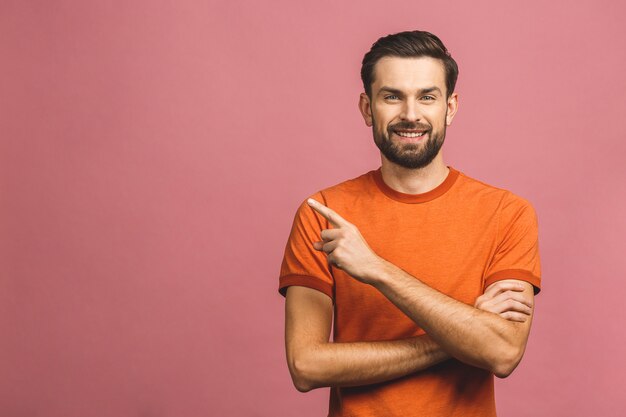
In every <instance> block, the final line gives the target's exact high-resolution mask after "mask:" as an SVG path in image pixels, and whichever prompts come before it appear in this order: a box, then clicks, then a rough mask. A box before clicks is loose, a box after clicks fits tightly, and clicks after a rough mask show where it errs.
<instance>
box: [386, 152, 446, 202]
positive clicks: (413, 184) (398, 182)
mask: <svg viewBox="0 0 626 417" xmlns="http://www.w3.org/2000/svg"><path fill="white" fill-rule="evenodd" d="M381 162H382V164H381V169H380V171H381V174H382V177H383V181H385V184H387V185H388V186H389V187H391V188H392V189H394V190H396V191H399V192H401V193H405V194H422V193H426V192H428V191H430V190H432V189H434V188H436V187H437V186H438V185H439V184H441V183H442V182H443V181H444V180H445V179H446V177H447V176H448V172H449V171H450V170H449V168H448V167H447V166H446V164H445V163H444V162H443V155H442V154H441V152H440V153H439V154H438V155H437V156H436V157H435V159H433V160H432V162H431V163H430V164H428V165H426V166H425V167H423V168H414V169H412V168H405V167H403V166H400V165H398V164H395V163H393V162H391V161H389V160H388V159H387V158H385V157H384V156H383V155H381Z"/></svg>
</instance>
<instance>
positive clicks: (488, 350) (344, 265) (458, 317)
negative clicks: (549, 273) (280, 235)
mask: <svg viewBox="0 0 626 417" xmlns="http://www.w3.org/2000/svg"><path fill="white" fill-rule="evenodd" d="M308 203H309V205H310V206H311V207H312V208H313V209H315V210H316V211H317V212H319V213H320V214H321V215H322V216H324V217H325V218H326V219H327V220H328V221H329V222H330V223H331V224H332V225H333V227H334V228H333V229H325V230H322V232H321V237H322V241H320V242H315V243H314V247H315V249H316V250H319V251H323V252H325V253H326V254H327V258H328V261H329V262H330V263H332V264H334V265H335V266H336V267H337V268H340V269H342V270H344V271H345V272H346V273H347V274H349V275H350V276H352V277H354V278H355V279H357V280H359V281H361V282H363V283H365V284H369V285H372V286H374V287H375V288H377V289H378V290H379V291H380V292H381V293H383V295H385V296H386V297H387V298H388V299H389V300H390V301H391V302H392V303H394V304H395V305H396V306H397V307H398V308H399V309H400V310H402V311H403V312H404V313H405V314H406V315H407V316H409V317H410V318H411V319H412V320H413V321H415V322H416V323H417V324H418V325H419V326H420V327H421V328H422V329H424V331H425V332H426V333H427V334H428V335H430V337H432V338H433V340H434V341H435V342H437V343H438V344H439V345H440V346H441V347H442V348H443V349H444V350H445V351H447V352H449V353H450V354H451V355H452V356H453V357H455V358H457V359H459V360H460V361H463V362H465V363H467V364H470V365H473V366H477V367H480V368H483V369H487V370H489V371H491V372H493V373H494V374H495V375H496V376H498V377H500V378H505V377H507V376H508V375H509V374H510V373H511V372H513V370H514V369H515V367H516V366H517V364H518V363H519V362H520V360H521V358H522V355H523V353H524V349H525V346H526V341H527V339H528V334H529V332H530V325H531V322H532V301H533V298H534V293H533V288H532V285H531V284H530V283H527V282H524V281H518V280H513V281H517V282H518V283H519V284H520V285H524V286H525V290H524V294H525V296H526V297H527V298H528V299H530V301H531V302H530V308H531V312H530V319H529V320H527V321H525V322H513V321H508V320H506V319H505V318H503V317H500V316H498V314H493V313H492V312H489V311H481V310H478V309H476V308H474V307H472V306H469V305H467V304H464V303H462V302H460V301H457V300H455V299H453V298H451V297H449V296H447V295H445V294H443V293H441V292H439V291H437V290H435V289H433V288H430V287H429V286H427V285H426V284H424V283H422V282H421V281H419V279H417V278H415V277H413V276H411V275H409V274H408V273H406V272H405V271H403V270H402V269H400V268H398V267H396V266H395V265H393V264H391V263H390V262H387V261H386V260H384V259H382V258H381V257H379V256H378V255H376V254H375V253H374V251H372V249H371V248H370V247H369V246H368V245H367V242H365V239H363V236H362V235H361V234H360V232H359V230H358V228H357V227H356V226H355V225H353V224H352V223H350V222H348V221H347V220H345V219H344V218H342V217H341V216H340V215H339V214H337V213H336V212H335V211H333V210H332V209H330V208H328V207H326V206H324V205H323V204H321V203H319V202H317V201H315V200H313V199H310V200H308Z"/></svg>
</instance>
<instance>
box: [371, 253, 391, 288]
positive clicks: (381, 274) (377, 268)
mask: <svg viewBox="0 0 626 417" xmlns="http://www.w3.org/2000/svg"><path fill="white" fill-rule="evenodd" d="M391 267H393V264H391V263H390V262H389V261H387V260H386V259H383V258H381V257H380V256H376V258H375V261H374V262H373V264H372V267H371V268H370V270H369V271H368V274H367V275H368V276H367V277H366V279H367V282H368V284H370V285H372V286H374V287H377V286H378V285H380V284H382V283H384V282H385V280H386V279H387V277H388V276H389V271H390V268H391Z"/></svg>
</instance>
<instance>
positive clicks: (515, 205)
mask: <svg viewBox="0 0 626 417" xmlns="http://www.w3.org/2000/svg"><path fill="white" fill-rule="evenodd" d="M458 183H459V184H458V191H459V193H461V194H462V195H463V197H464V199H465V200H467V201H469V200H473V201H476V202H477V203H478V204H481V205H483V206H485V207H487V206H491V207H494V208H495V209H497V210H498V211H500V212H509V211H519V210H530V211H534V209H533V206H532V204H531V203H530V201H529V200H527V199H526V198H524V197H522V196H521V195H519V194H516V193H514V192H512V191H510V190H508V189H506V188H502V187H497V186H495V185H492V184H488V183H486V182H484V181H481V180H478V179H476V178H474V177H471V176H469V175H467V174H465V173H464V172H460V173H459V178H458Z"/></svg>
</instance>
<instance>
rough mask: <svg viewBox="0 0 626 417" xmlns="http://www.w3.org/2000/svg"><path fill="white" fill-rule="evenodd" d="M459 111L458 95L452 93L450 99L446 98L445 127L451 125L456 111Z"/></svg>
mask: <svg viewBox="0 0 626 417" xmlns="http://www.w3.org/2000/svg"><path fill="white" fill-rule="evenodd" d="M458 109H459V95H458V94H457V93H452V94H451V95H450V98H448V113H447V115H446V126H450V125H451V124H452V119H453V118H454V115H455V114H456V111H457V110H458Z"/></svg>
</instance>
